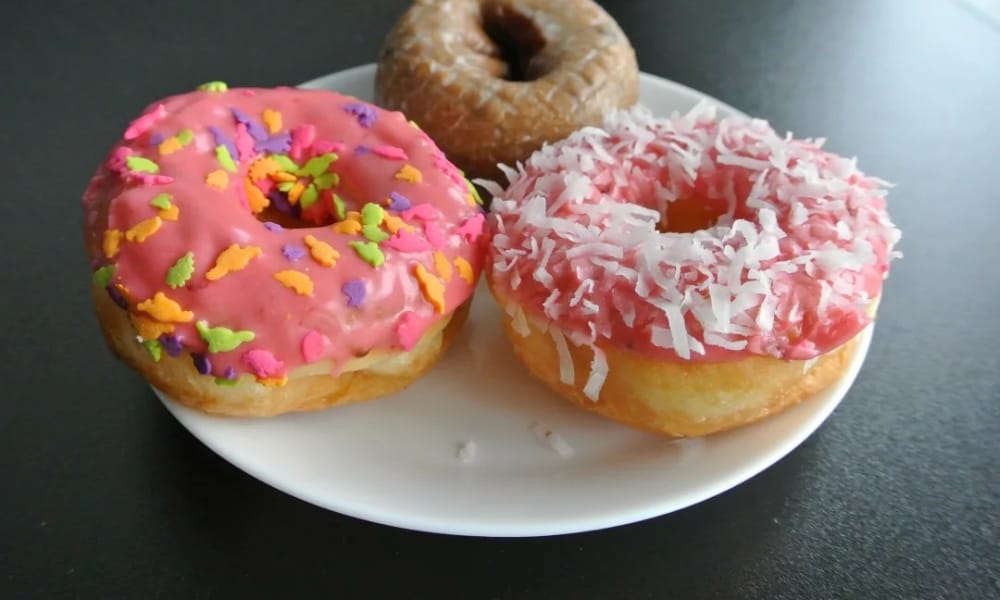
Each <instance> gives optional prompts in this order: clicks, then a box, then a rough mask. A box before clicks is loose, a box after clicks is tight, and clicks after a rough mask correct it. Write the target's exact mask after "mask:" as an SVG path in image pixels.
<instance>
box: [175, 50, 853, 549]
mask: <svg viewBox="0 0 1000 600" xmlns="http://www.w3.org/2000/svg"><path fill="white" fill-rule="evenodd" d="M374 73H375V68H374V66H373V65H366V66H362V67H358V68H354V69H349V70H347V71H342V72H340V73H335V74H333V75H328V76H326V77H323V78H320V79H317V80H315V81H311V82H309V83H307V84H304V86H305V87H322V88H328V89H333V90H337V91H339V92H342V93H345V94H350V95H353V96H356V97H360V98H363V99H370V98H371V96H372V81H373V77H374ZM640 85H641V98H642V101H643V102H644V103H645V104H647V105H649V106H650V107H651V108H652V109H653V110H654V111H656V112H657V113H660V114H666V113H669V112H670V111H673V110H685V109H687V108H689V107H691V106H693V105H694V104H695V103H696V102H697V101H698V100H701V99H704V98H706V96H705V95H704V94H701V93H699V92H696V91H694V90H691V89H689V88H686V87H684V86H682V85H679V84H676V83H673V82H671V81H667V80H665V79H660V78H658V77H653V76H650V75H643V76H642V78H641V79H640ZM720 104H721V103H720ZM724 109H725V110H726V111H727V112H729V111H732V112H735V111H733V109H732V108H729V107H724ZM870 339H871V331H870V330H867V331H866V332H865V334H864V337H863V340H862V344H861V345H860V348H859V351H858V353H857V354H856V356H855V358H854V362H853V363H852V364H851V366H850V369H849V370H848V372H847V374H846V375H845V377H844V378H843V380H841V381H840V382H839V383H838V384H837V385H835V386H833V387H832V388H831V389H829V390H827V391H826V392H824V393H822V394H818V395H817V396H815V397H813V398H811V399H809V400H808V401H806V402H804V403H802V404H800V405H799V406H797V407H795V408H792V409H791V410H788V411H786V412H784V413H782V414H780V415H778V416H777V417H774V418H771V419H768V420H766V421H764V422H761V423H758V424H755V425H752V426H749V427H746V428H743V429H741V430H738V431H734V432H731V433H725V434H721V435H715V436H711V437H709V438H706V439H701V440H684V441H667V440H664V439H660V438H657V437H655V436H652V435H649V434H645V433H641V432H639V431H634V430H632V429H628V428H626V427H624V426H621V425H618V424H616V423H614V422H611V421H608V420H604V419H601V418H599V417H596V416H593V415H590V414H588V413H585V412H583V411H580V410H578V409H575V408H573V407H571V406H570V405H569V404H568V403H566V402H564V401H562V400H560V399H559V398H557V397H556V396H554V395H553V394H552V393H551V392H549V391H548V390H547V389H546V388H545V387H543V386H542V385H541V384H539V383H536V382H535V381H533V380H532V379H530V378H529V377H528V375H527V373H526V371H525V369H524V368H523V367H522V366H521V365H520V363H519V362H518V361H517V359H516V358H515V357H514V355H513V353H512V351H511V350H510V349H509V346H508V343H507V341H506V338H505V337H504V335H503V332H502V330H501V326H500V318H499V310H498V309H497V308H496V306H495V305H494V303H493V300H492V298H491V297H490V295H489V293H488V292H486V291H485V289H480V292H479V293H478V294H477V296H476V299H475V301H474V303H473V306H472V311H471V315H470V318H469V322H468V324H467V325H466V327H465V328H464V330H463V332H462V333H461V334H460V336H459V337H458V338H457V339H456V341H455V343H454V346H453V347H452V349H451V350H450V351H449V353H448V355H447V356H446V357H445V358H444V360H443V361H442V362H441V364H439V365H438V366H437V367H435V368H434V369H433V370H432V371H431V372H430V373H429V374H428V375H426V376H425V377H423V378H422V379H420V380H419V381H418V382H416V383H415V384H414V385H413V386H412V387H410V388H409V389H407V390H406V391H404V392H402V393H399V394H396V395H394V396H391V397H387V398H382V399H379V400H377V401H374V402H370V403H363V404H358V405H351V406H345V407H341V408H336V409H332V410H328V411H325V412H320V413H314V414H299V415H287V416H282V417H278V418H274V419H267V420H250V419H233V418H218V417H210V416H206V415H204V414H201V413H199V412H196V411H192V410H190V409H187V408H185V407H183V406H181V405H179V404H177V403H175V402H173V401H171V400H169V399H166V398H163V396H162V395H161V398H162V399H163V401H164V404H165V405H166V407H167V409H169V410H170V412H171V413H173V414H174V416H175V417H177V419H178V420H179V421H180V422H181V423H183V424H184V426H185V427H187V429H188V430H189V431H190V432H191V433H192V434H194V436H195V437H197V438H198V439H199V440H201V441H202V442H204V443H205V444H206V445H207V446H208V447H209V448H211V449H212V450H214V451H215V452H216V453H218V454H219V455H220V456H222V457H223V458H225V459H226V460H228V461H229V462H231V463H233V464H234V465H236V466H237V467H239V468H240V469H243V470H244V471H246V472H247V473H249V474H250V475H252V476H254V477H256V478H258V479H260V480H261V481H264V482H265V483H268V484H270V485H272V486H274V487H275V488H277V489H279V490H282V491H284V492H287V493H288V494H291V495H293V496H296V497H298V498H301V499H303V500H305V501H307V502H311V503H313V504H316V505H318V506H322V507H324V508H328V509H330V510H334V511H337V512H340V513H343V514H347V515H352V516H354V517H358V518H361V519H366V520H369V521H375V522H378V523H384V524H388V525H394V526H398V527H405V528H408V529H416V530H421V531H430V532H439V533H451V534H463V535H479V536H540V535H552V534H561V533H571V532H579V531H588V530H594V529H601V528H605V527H611V526H615V525H622V524H625V523H632V522H635V521H640V520H643V519H648V518H650V517H656V516H659V515H664V514H666V513H669V512H672V511H675V510H679V509H681V508H684V507H687V506H690V505H692V504H695V503H697V502H701V501H702V500H705V499H706V498H710V497H712V496H715V495H716V494H719V493H721V492H724V491H725V490H728V489H730V488H732V487H733V486H735V485H738V484H739V483H741V482H743V481H745V480H747V479H748V478H750V477H752V476H754V475H756V474H757V473H760V472H761V471H762V470H764V469H765V468H767V467H768V466H770V465H772V464H774V463H775V462H776V461H777V460H779V459H780V458H781V457H783V456H784V455H785V454H787V453H788V452H790V451H791V450H792V449H793V448H795V447H796V446H798V445H799V444H800V443H801V442H802V441H803V440H805V439H806V437H808V436H809V435H810V434H811V433H812V432H813V431H815V429H816V428H817V427H818V426H819V425H820V423H822V422H823V420H824V419H826V418H827V416H829V414H830V413H831V412H832V411H833V409H834V408H835V407H836V406H837V404H838V403H839V402H840V400H841V399H842V398H843V397H844V395H845V394H846V393H847V390H848V388H849V387H850V386H851V383H853V381H854V378H855V377H856V376H857V374H858V371H859V370H860V368H861V364H862V362H863V360H864V357H865V355H866V354H867V352H868V345H869V342H870ZM539 424H540V425H539ZM540 428H547V429H548V430H551V431H553V432H555V434H556V436H557V437H558V438H559V439H560V440H561V441H562V442H564V443H561V444H560V443H556V444H553V443H551V439H552V438H549V441H545V438H542V437H539V436H538V435H537V433H536V431H537V430H539V429H540ZM470 442H471V447H473V448H474V452H473V456H472V460H471V461H467V462H463V461H462V460H460V459H459V448H460V447H461V445H462V444H468V443H470ZM557 450H561V451H562V452H559V451H557Z"/></svg>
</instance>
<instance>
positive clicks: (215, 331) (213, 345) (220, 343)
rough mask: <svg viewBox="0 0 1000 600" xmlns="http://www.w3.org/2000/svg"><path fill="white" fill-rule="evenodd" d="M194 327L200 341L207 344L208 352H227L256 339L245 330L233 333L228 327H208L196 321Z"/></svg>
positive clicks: (206, 324)
mask: <svg viewBox="0 0 1000 600" xmlns="http://www.w3.org/2000/svg"><path fill="white" fill-rule="evenodd" d="M194 326H195V329H197V330H198V334H199V335H200V336H201V339H203V340H205V342H206V343H207V344H208V351H209V352H229V351H230V350H233V349H235V348H237V347H239V345H240V344H242V343H243V342H251V341H253V339H254V337H256V336H255V335H254V332H252V331H250V330H246V329H245V330H241V331H233V330H232V329H229V328H228V327H209V326H208V322H207V321H198V322H197V323H195V324H194Z"/></svg>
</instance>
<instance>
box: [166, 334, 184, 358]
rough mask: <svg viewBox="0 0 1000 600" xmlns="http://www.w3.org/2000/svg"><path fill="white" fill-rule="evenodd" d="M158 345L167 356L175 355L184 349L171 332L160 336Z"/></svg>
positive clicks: (178, 354)
mask: <svg viewBox="0 0 1000 600" xmlns="http://www.w3.org/2000/svg"><path fill="white" fill-rule="evenodd" d="M160 347H162V348H163V350H164V351H165V352H166V353H167V355H169V356H173V357H177V356H180V353H181V352H182V351H183V350H184V346H183V344H181V341H180V340H179V339H177V336H176V335H174V334H172V333H164V334H163V335H161V336H160Z"/></svg>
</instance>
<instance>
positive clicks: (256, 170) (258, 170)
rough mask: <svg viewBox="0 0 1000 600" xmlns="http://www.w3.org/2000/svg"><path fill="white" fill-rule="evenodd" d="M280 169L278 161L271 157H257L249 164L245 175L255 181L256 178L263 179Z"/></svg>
mask: <svg viewBox="0 0 1000 600" xmlns="http://www.w3.org/2000/svg"><path fill="white" fill-rule="evenodd" d="M280 170H281V167H279V166H278V163H276V162H274V159H273V158H270V157H264V158H258V159H257V160H255V161H253V163H251V164H250V170H249V171H248V172H247V175H248V176H249V177H250V179H251V180H253V181H257V180H258V179H264V178H265V177H267V176H268V175H270V174H271V173H276V172H278V171H280Z"/></svg>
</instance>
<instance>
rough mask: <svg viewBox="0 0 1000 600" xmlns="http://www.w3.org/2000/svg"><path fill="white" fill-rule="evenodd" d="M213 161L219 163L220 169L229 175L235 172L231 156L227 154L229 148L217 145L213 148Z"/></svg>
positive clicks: (234, 164)
mask: <svg viewBox="0 0 1000 600" xmlns="http://www.w3.org/2000/svg"><path fill="white" fill-rule="evenodd" d="M215 159H216V160H218V161H219V164H220V165H222V168H223V169H225V170H227V171H229V172H230V173H235V172H236V163H234V162H233V155H232V154H230V153H229V148H226V147H225V146H224V145H222V144H219V145H218V146H216V147H215Z"/></svg>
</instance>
